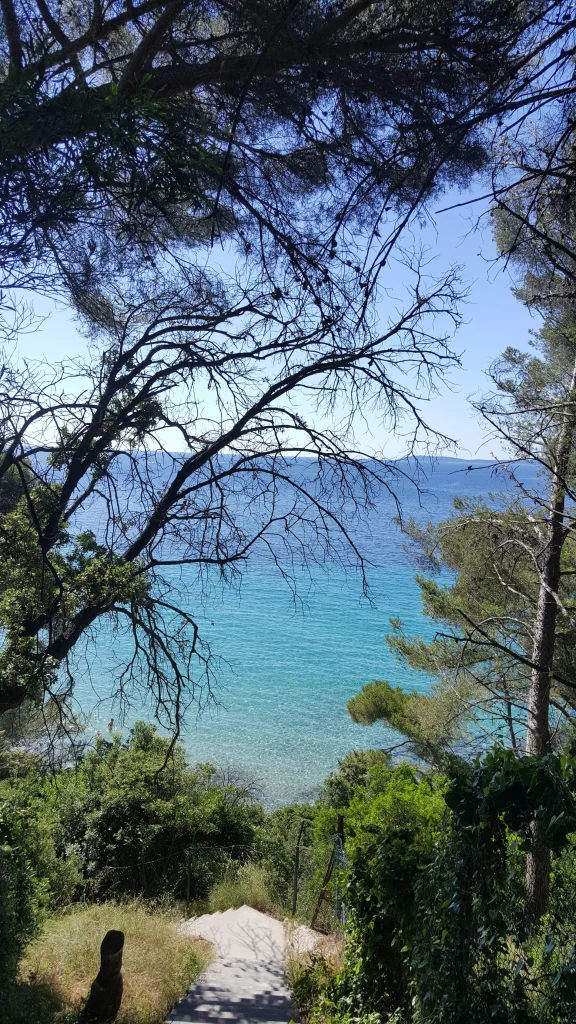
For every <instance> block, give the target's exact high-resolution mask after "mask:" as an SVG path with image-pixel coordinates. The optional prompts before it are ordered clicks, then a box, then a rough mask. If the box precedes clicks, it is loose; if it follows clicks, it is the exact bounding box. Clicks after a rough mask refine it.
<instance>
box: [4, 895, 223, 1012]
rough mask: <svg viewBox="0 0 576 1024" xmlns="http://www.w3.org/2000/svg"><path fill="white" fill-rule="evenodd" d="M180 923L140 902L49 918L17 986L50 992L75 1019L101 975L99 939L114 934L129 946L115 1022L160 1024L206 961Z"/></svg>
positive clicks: (203, 949) (202, 945)
mask: <svg viewBox="0 0 576 1024" xmlns="http://www.w3.org/2000/svg"><path fill="white" fill-rule="evenodd" d="M177 923H178V922H177V919H176V916H175V915H174V914H173V913H169V912H165V911H156V910H154V911H152V910H150V909H149V908H146V906H144V905H143V904H141V903H137V902H132V903H125V904H114V903H104V904H101V905H99V906H88V907H82V908H79V909H78V910H74V911H73V912H72V913H68V914H66V915H63V916H61V917H55V918H52V919H50V920H49V921H48V922H47V923H46V926H45V928H44V930H43V932H42V934H41V936H40V937H39V938H38V939H36V940H35V941H34V942H32V943H31V944H30V946H29V947H28V949H27V951H26V953H25V955H24V957H23V958H22V961H21V963H20V978H21V981H22V982H27V981H31V982H32V983H33V984H34V985H40V986H48V987H49V989H50V990H51V992H52V994H53V995H54V997H55V998H56V1000H57V1001H58V1004H59V1006H60V1008H61V1011H62V1014H63V1015H65V1016H67V1015H68V1014H69V1013H75V1012H77V1011H78V1010H79V1009H80V1008H81V1006H82V1003H83V1001H84V1000H85V999H86V996H87V995H88V992H89V989H90V985H91V983H92V981H93V979H94V978H95V976H96V974H97V973H98V967H99V961H100V958H99V949H100V943H101V941H102V939H103V937H104V935H105V934H106V932H107V931H108V930H109V929H111V928H115V929H119V930H120V931H123V932H124V934H125V936H126V940H125V945H124V960H123V968H122V974H123V977H124V995H123V998H122V1007H121V1010H120V1013H119V1015H118V1022H119V1024H160V1022H161V1021H163V1020H164V1018H165V1017H166V1014H167V1013H168V1012H169V1010H170V1009H171V1008H172V1006H173V1005H174V1003H175V1002H176V1001H177V999H179V998H180V996H182V995H184V992H185V991H186V988H187V987H188V985H189V984H190V983H191V981H193V979H194V978H195V977H197V975H198V974H199V973H200V971H201V970H202V969H203V967H204V966H205V965H206V964H207V963H208V962H209V961H210V959H211V955H210V954H211V947H210V946H209V944H208V943H206V942H203V941H202V940H201V939H192V938H189V937H188V938H187V937H186V936H183V935H180V934H179V933H178V930H177ZM56 1019H57V1018H56Z"/></svg>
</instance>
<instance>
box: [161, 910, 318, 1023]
mask: <svg viewBox="0 0 576 1024" xmlns="http://www.w3.org/2000/svg"><path fill="white" fill-rule="evenodd" d="M181 931H182V932H183V933H184V934H186V935H190V936H200V937H201V938H203V939H206V940H207V941H208V942H212V943H213V944H214V947H215V958H214V960H213V962H212V963H211V964H210V966H209V967H208V968H207V970H206V971H205V972H204V974H203V975H202V976H201V977H200V979H199V980H198V982H196V983H195V984H194V985H192V987H191V988H190V989H189V990H188V992H187V993H186V995H185V996H184V998H183V999H181V1000H180V1002H179V1003H177V1004H176V1006H175V1007H174V1009H173V1010H172V1013H171V1014H170V1015H169V1017H168V1021H169V1022H170V1024H214V1022H215V1021H234V1022H238V1024H287V1022H288V1021H290V1020H294V1021H297V1020H298V1015H297V1011H296V1007H295V1006H294V1003H293V1002H292V997H291V995H290V992H289V990H288V988H287V986H286V980H285V976H284V968H285V955H286V940H285V935H284V926H283V925H282V924H281V922H280V921H276V920H275V919H274V918H273V917H268V915H267V914H261V913H260V912H259V911H258V910H253V909H252V907H239V908H238V910H226V911H224V913H222V914H220V913H218V914H204V915H203V916H202V917H197V918H191V919H190V920H189V921H185V922H184V923H183V924H182V926H181Z"/></svg>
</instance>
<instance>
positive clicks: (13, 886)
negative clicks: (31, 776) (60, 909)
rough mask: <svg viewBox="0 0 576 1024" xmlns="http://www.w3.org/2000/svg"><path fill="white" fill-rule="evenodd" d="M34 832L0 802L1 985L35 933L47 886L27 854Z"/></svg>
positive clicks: (19, 813) (22, 815) (23, 817)
mask: <svg viewBox="0 0 576 1024" xmlns="http://www.w3.org/2000/svg"><path fill="white" fill-rule="evenodd" d="M33 840H34V833H33V829H32V828H31V826H30V822H29V821H28V819H27V816H26V814H25V813H24V812H22V811H19V810H17V809H16V808H15V807H13V806H12V805H11V804H10V803H8V802H7V801H3V802H1V803H0V984H5V983H6V982H7V981H8V980H9V979H10V978H12V977H13V975H14V972H15V970H16V965H17V963H18V957H19V955H20V952H21V950H22V948H23V946H24V945H25V943H26V942H27V941H28V940H29V939H30V938H32V936H33V935H34V934H35V933H36V931H37V930H38V928H39V926H40V923H41V920H42V915H43V911H44V908H45V905H46V902H47V900H46V896H47V894H46V887H45V886H44V885H43V884H42V882H41V881H40V880H39V879H38V877H37V876H36V874H35V872H34V869H33V867H32V864H31V860H30V855H29V851H30V849H31V847H32V846H33Z"/></svg>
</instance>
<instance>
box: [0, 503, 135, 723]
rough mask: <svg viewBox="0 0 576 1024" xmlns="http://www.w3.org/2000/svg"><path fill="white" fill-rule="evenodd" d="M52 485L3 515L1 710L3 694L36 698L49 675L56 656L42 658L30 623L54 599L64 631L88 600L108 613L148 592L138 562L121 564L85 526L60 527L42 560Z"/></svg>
mask: <svg viewBox="0 0 576 1024" xmlns="http://www.w3.org/2000/svg"><path fill="white" fill-rule="evenodd" d="M57 490H58V488H57V487H54V488H53V493H51V494H50V493H48V492H47V491H46V490H44V489H42V488H32V489H31V490H29V491H28V493H27V495H25V496H24V495H23V496H22V497H20V498H19V500H18V502H17V504H16V506H15V507H14V508H13V509H11V511H8V512H6V513H4V514H3V515H2V516H1V528H0V626H1V628H2V632H3V643H2V647H1V649H0V711H1V710H2V695H3V692H4V693H5V694H6V695H8V696H10V695H11V694H13V693H15V692H18V691H21V692H22V694H23V696H22V698H21V700H24V697H27V699H28V700H29V701H32V702H36V703H39V702H40V701H41V700H42V698H43V696H44V691H45V689H46V686H47V684H48V683H50V681H51V679H53V676H54V674H55V670H56V661H55V660H54V659H50V658H46V657H44V656H43V645H42V643H39V642H38V640H37V638H36V636H35V635H32V634H31V631H30V624H31V623H37V624H38V623H40V624H43V625H45V623H46V622H47V617H49V614H50V609H51V608H52V607H53V606H54V605H55V604H56V603H58V607H59V624H58V629H59V630H60V631H61V632H65V631H66V628H67V625H66V624H67V623H70V622H71V621H72V619H73V618H74V616H76V615H77V613H78V611H79V610H80V609H82V608H83V607H84V606H85V605H86V604H96V605H97V606H98V607H100V608H102V610H103V611H105V610H106V609H110V608H112V607H113V606H114V605H115V604H131V603H135V604H137V605H138V604H139V605H142V604H143V603H145V602H146V600H147V598H148V595H149V581H148V579H147V575H146V573H142V572H141V564H140V563H139V562H137V563H134V564H127V563H126V562H123V561H122V559H121V558H120V557H117V556H115V555H113V554H112V553H111V552H110V551H108V550H107V549H106V548H105V547H103V546H102V545H101V544H98V543H97V541H96V538H95V536H94V534H93V533H91V532H90V531H84V532H83V533H79V534H78V535H77V536H75V537H72V536H71V535H70V533H69V532H68V529H67V527H66V524H63V525H61V527H60V528H59V530H58V534H57V537H56V538H53V543H52V550H51V552H50V558H49V560H47V559H46V557H45V553H44V552H43V550H42V547H41V543H40V537H39V532H38V530H39V527H40V528H44V527H46V524H47V523H48V521H49V517H50V512H51V507H52V501H53V499H54V496H55V494H56V493H57ZM33 632H34V631H33ZM8 706H9V705H8Z"/></svg>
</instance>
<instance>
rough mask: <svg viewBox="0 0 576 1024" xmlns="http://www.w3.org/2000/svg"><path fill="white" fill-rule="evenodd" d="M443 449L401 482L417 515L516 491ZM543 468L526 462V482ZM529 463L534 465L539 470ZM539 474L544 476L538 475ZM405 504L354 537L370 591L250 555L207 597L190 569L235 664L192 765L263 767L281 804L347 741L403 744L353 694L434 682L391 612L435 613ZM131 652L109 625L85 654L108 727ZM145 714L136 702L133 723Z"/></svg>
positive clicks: (85, 679)
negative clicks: (234, 580)
mask: <svg viewBox="0 0 576 1024" xmlns="http://www.w3.org/2000/svg"><path fill="white" fill-rule="evenodd" d="M467 465H468V463H466V462H463V461H461V460H457V459H440V460H438V461H437V462H436V463H434V464H429V466H428V470H427V475H426V478H424V479H421V480H420V483H421V485H422V486H423V488H424V491H423V493H422V494H420V495H419V494H418V492H417V491H416V489H415V488H413V487H412V486H410V485H408V484H402V486H401V487H400V488H397V490H398V494H399V497H400V499H401V501H402V510H403V515H404V516H405V517H406V518H410V517H414V518H416V519H419V520H422V521H427V520H434V521H438V520H441V519H443V518H445V517H446V516H447V515H449V513H450V511H451V508H452V502H453V499H454V497H455V496H457V495H459V496H466V495H470V496H472V495H486V494H488V493H489V492H494V491H501V490H504V489H505V486H506V485H505V483H504V482H503V480H502V478H500V477H499V478H497V479H495V478H494V475H493V473H492V471H491V468H489V467H485V464H483V463H479V462H474V463H473V466H474V471H472V472H467V471H466V467H467ZM532 473H533V471H529V470H528V469H525V470H524V473H523V475H524V477H525V478H526V479H527V480H528V479H530V477H532ZM528 474H529V475H528ZM530 482H533V480H532V479H530ZM395 514H396V509H395V507H394V503H393V501H392V499H391V498H390V497H386V496H382V499H381V500H380V501H379V502H378V505H377V507H376V509H374V511H373V512H371V513H370V516H369V518H368V520H367V521H365V522H363V523H362V524H358V525H357V527H356V533H355V537H354V539H355V540H356V541H357V543H358V545H359V547H360V548H361V550H362V553H363V554H364V555H365V556H366V557H367V558H368V559H370V561H371V562H372V563H373V564H372V566H371V567H369V569H368V578H369V584H370V600H367V599H366V598H364V597H363V596H362V587H361V580H360V577H359V574H358V573H355V572H353V571H350V570H348V571H346V570H345V569H343V568H341V567H339V566H336V565H331V564H327V565H326V566H324V567H323V568H320V567H317V568H315V569H314V570H313V572H312V574H311V575H310V574H309V573H308V572H305V571H304V570H303V569H302V570H298V572H297V577H298V587H297V590H298V600H297V601H294V599H293V595H292V593H291V591H290V589H289V587H288V586H287V585H286V583H285V582H284V581H283V580H282V579H281V578H280V576H279V575H278V573H277V572H276V571H275V570H274V569H273V567H272V566H271V565H270V563H269V561H267V560H265V559H258V558H257V557H256V558H255V560H254V561H253V562H252V563H251V564H250V565H249V567H248V569H247V571H246V573H245V576H244V578H243V581H242V584H241V587H240V588H238V587H236V588H234V587H221V586H219V585H216V584H215V585H214V586H213V587H212V588H211V590H210V594H209V596H208V597H206V596H202V595H201V594H200V591H199V588H198V585H197V583H196V580H195V578H193V577H192V576H188V575H187V574H186V572H185V571H180V570H174V573H175V575H176V573H177V572H178V576H179V580H180V589H181V591H182V593H183V594H184V601H185V604H186V606H187V607H188V608H189V609H190V611H191V612H192V613H193V614H194V616H195V619H196V621H197V622H198V623H199V625H200V627H201V632H202V634H203V636H204V638H205V639H206V640H207V641H208V642H209V643H210V646H211V648H212V650H213V652H214V653H216V654H218V655H220V656H221V657H222V659H224V661H223V662H222V663H221V664H220V667H219V669H218V673H217V683H216V688H215V694H216V698H217V701H218V702H219V703H218V705H217V706H214V707H212V708H210V709H208V710H206V711H204V712H203V714H202V715H201V716H200V717H198V716H197V715H196V714H194V712H191V713H190V715H189V719H188V723H187V727H186V734H185V737H184V741H185V744H186V746H187V748H188V751H189V755H190V758H191V760H192V761H193V762H197V761H212V762H213V763H215V764H217V765H230V766H231V767H234V768H236V767H238V768H242V769H245V770H248V771H249V772H251V773H254V774H255V775H257V776H258V777H259V778H260V779H261V780H262V783H263V785H264V787H265V799H266V801H267V802H268V803H269V804H274V803H278V802H287V801H291V800H296V799H304V798H306V797H309V796H311V795H313V794H314V793H315V792H316V791H317V789H318V787H319V786H320V784H321V782H322V779H323V778H324V777H325V776H326V775H327V774H328V772H329V771H331V770H332V769H333V768H334V767H335V766H336V765H337V762H338V760H339V759H340V758H342V757H343V756H344V755H345V754H346V753H347V752H348V751H349V750H351V749H354V748H356V749H359V748H367V747H379V746H385V745H389V744H390V743H392V742H394V735H393V734H392V733H390V732H389V731H388V732H387V731H385V730H383V729H382V728H381V727H380V726H373V727H370V728H365V727H362V726H359V725H355V724H354V723H353V722H352V721H351V720H350V719H349V718H348V716H347V713H346V702H347V700H348V699H349V698H350V697H351V696H352V695H353V694H354V693H356V692H357V691H358V689H359V688H360V687H361V686H362V685H363V684H364V683H367V682H370V681H371V680H373V679H387V680H389V681H390V682H391V683H393V684H395V685H397V684H401V685H402V686H404V687H406V688H410V689H412V688H415V689H419V690H423V691H425V690H426V689H427V688H428V687H429V686H430V683H431V680H430V678H429V677H428V676H426V675H425V674H423V673H418V672H413V671H410V670H407V669H406V668H405V667H403V666H402V665H400V664H399V663H398V662H397V661H396V660H395V658H394V656H393V655H392V654H391V653H390V651H389V649H388V647H387V645H386V644H385V641H384V636H385V634H386V632H387V631H388V622H389V619H390V618H391V617H392V616H399V617H400V618H401V619H402V620H403V622H404V624H405V625H406V627H407V629H408V630H409V631H410V632H412V633H414V634H419V635H421V636H423V637H425V638H431V637H432V636H433V635H434V632H435V626H434V623H432V622H430V621H429V620H427V619H426V618H425V617H424V616H423V615H422V612H421V605H420V594H419V589H418V586H417V584H416V582H415V580H414V574H415V572H416V571H417V570H416V569H415V566H414V565H413V564H412V563H411V561H410V559H409V557H408V555H407V554H406V552H405V550H404V548H403V538H402V536H401V533H400V529H399V527H398V526H397V525H396V524H395V522H394V516H395ZM128 652H129V640H128V638H127V637H126V636H124V635H122V634H118V633H114V632H112V631H111V630H110V629H109V628H104V629H101V630H100V632H99V634H98V635H97V638H96V642H95V646H94V647H93V648H91V649H90V651H89V653H88V655H87V657H88V661H89V663H90V666H91V668H90V671H88V667H87V661H86V659H85V656H84V653H82V656H78V658H77V659H76V675H77V679H78V683H77V689H76V696H77V697H78V699H79V703H80V705H81V707H82V710H83V711H84V712H86V711H89V710H91V711H92V725H91V728H94V729H98V728H100V729H104V728H105V725H106V723H107V722H108V720H109V718H110V717H111V716H114V717H115V718H116V720H117V722H118V716H119V712H118V707H117V706H116V705H114V702H113V701H110V700H104V701H102V698H103V697H105V696H106V695H107V694H109V693H110V692H111V690H112V689H113V686H114V679H115V677H116V676H117V671H118V665H119V664H121V663H122V662H123V660H125V658H126V657H127V656H128ZM137 717H147V712H146V708H145V707H138V706H135V707H134V708H132V709H131V711H130V712H129V714H128V716H127V718H126V720H125V723H124V724H125V728H127V727H128V726H129V724H130V722H131V721H133V720H134V719H135V718H137Z"/></svg>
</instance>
